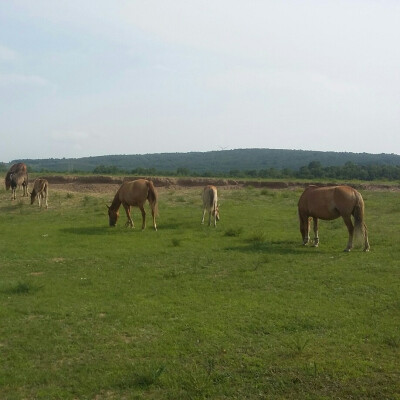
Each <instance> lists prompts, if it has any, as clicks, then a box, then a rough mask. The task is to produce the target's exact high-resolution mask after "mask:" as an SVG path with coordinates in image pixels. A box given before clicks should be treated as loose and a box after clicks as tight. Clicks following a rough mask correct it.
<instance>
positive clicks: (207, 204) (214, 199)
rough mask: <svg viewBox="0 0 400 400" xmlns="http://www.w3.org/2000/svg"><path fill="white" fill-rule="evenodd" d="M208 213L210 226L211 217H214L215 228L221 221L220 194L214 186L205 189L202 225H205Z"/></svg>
mask: <svg viewBox="0 0 400 400" xmlns="http://www.w3.org/2000/svg"><path fill="white" fill-rule="evenodd" d="M206 211H208V226H210V225H211V215H212V216H213V217H214V227H216V226H217V221H219V209H218V194H217V188H216V187H215V186H213V185H208V186H206V187H205V188H204V189H203V219H202V220H201V223H202V224H204V217H205V215H206Z"/></svg>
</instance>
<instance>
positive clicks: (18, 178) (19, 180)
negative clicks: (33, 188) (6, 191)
mask: <svg viewBox="0 0 400 400" xmlns="http://www.w3.org/2000/svg"><path fill="white" fill-rule="evenodd" d="M10 186H11V192H12V193H11V200H15V199H16V197H17V196H16V193H17V187H20V186H22V187H23V191H24V192H23V195H22V196H23V197H25V196H28V174H27V173H26V172H23V171H19V172H12V173H11V174H10Z"/></svg>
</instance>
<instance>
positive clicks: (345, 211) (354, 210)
mask: <svg viewBox="0 0 400 400" xmlns="http://www.w3.org/2000/svg"><path fill="white" fill-rule="evenodd" d="M298 211H299V218H300V232H301V236H302V238H303V245H306V244H307V243H308V242H309V240H310V234H309V230H310V218H312V219H313V221H314V235H315V237H314V246H315V247H317V246H318V244H319V237H318V218H320V219H323V220H333V219H336V218H339V217H342V218H343V220H344V223H345V224H346V226H347V229H348V231H349V241H348V243H347V247H346V249H345V251H350V250H351V249H352V247H353V236H354V233H356V235H357V236H362V237H363V239H364V251H369V242H368V233H367V227H366V225H365V223H364V201H363V198H362V196H361V194H360V193H359V192H357V190H355V189H353V188H351V187H349V186H328V187H317V186H314V185H311V186H309V187H307V188H306V190H305V191H304V192H303V194H302V195H301V196H300V199H299V203H298ZM351 216H353V217H354V225H353V222H352V220H351Z"/></svg>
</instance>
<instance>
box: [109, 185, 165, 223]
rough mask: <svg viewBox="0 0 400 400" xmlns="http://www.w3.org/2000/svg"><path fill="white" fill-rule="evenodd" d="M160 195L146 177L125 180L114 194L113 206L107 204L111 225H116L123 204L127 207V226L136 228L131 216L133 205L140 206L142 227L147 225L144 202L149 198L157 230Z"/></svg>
mask: <svg viewBox="0 0 400 400" xmlns="http://www.w3.org/2000/svg"><path fill="white" fill-rule="evenodd" d="M157 198H158V195H157V192H156V190H155V188H154V185H153V182H152V181H149V180H146V179H137V180H135V181H128V182H124V183H123V184H122V185H121V186H120V188H119V189H118V191H117V193H116V194H115V196H114V200H113V201H112V203H111V206H108V205H107V208H108V218H109V224H110V226H115V225H116V223H117V220H118V217H119V211H118V210H119V207H120V206H121V204H122V205H123V206H124V208H125V212H126V216H127V218H128V221H127V222H126V224H125V226H130V227H131V228H134V223H133V220H132V218H131V206H134V207H139V209H140V211H141V213H142V229H144V228H145V227H146V212H145V210H144V207H143V206H144V204H145V202H146V200H148V202H149V204H150V207H151V214H152V216H153V227H154V229H155V230H157V225H156V215H157V214H158V199H157Z"/></svg>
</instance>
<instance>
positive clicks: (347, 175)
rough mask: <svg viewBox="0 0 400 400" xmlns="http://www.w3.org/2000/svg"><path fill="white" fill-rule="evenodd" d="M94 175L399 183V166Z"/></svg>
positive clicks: (107, 169)
mask: <svg viewBox="0 0 400 400" xmlns="http://www.w3.org/2000/svg"><path fill="white" fill-rule="evenodd" d="M92 172H93V173H94V174H111V175H113V174H115V175H118V174H126V173H127V172H128V173H130V174H132V175H143V176H156V175H158V176H178V177H179V176H192V177H230V178H267V179H268V178H272V179H337V180H361V181H374V180H389V181H394V180H400V165H358V164H355V163H353V162H351V161H349V162H347V163H346V164H345V165H342V166H327V167H324V166H322V164H321V163H320V162H319V161H312V162H310V163H309V164H308V165H305V166H302V167H300V168H299V169H298V170H294V169H290V168H282V169H276V168H266V169H259V170H256V169H251V170H239V169H232V170H230V171H229V172H228V173H218V172H213V171H204V172H202V173H198V172H194V171H191V170H190V169H188V168H183V167H179V168H177V169H176V170H175V171H170V170H167V171H162V170H157V169H156V168H134V169H132V170H129V171H127V170H126V169H120V168H118V167H116V166H105V165H99V166H98V167H96V168H94V169H93V171H92Z"/></svg>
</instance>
